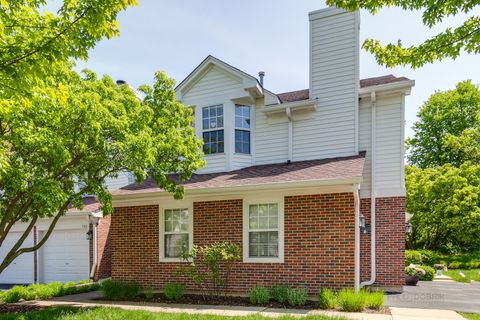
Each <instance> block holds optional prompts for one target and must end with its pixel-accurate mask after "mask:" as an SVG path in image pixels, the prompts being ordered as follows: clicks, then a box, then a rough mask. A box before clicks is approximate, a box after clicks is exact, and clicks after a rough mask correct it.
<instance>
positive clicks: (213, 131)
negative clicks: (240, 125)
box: [202, 104, 224, 154]
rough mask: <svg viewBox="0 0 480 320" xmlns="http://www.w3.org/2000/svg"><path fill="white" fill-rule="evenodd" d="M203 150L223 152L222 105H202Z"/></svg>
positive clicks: (205, 151)
mask: <svg viewBox="0 0 480 320" xmlns="http://www.w3.org/2000/svg"><path fill="white" fill-rule="evenodd" d="M202 126H203V152H204V153H205V154H215V153H223V152H224V131H223V129H224V128H223V105H221V104H219V105H215V106H209V107H203V109H202Z"/></svg>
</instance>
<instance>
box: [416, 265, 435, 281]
mask: <svg viewBox="0 0 480 320" xmlns="http://www.w3.org/2000/svg"><path fill="white" fill-rule="evenodd" d="M418 268H420V269H422V270H423V271H425V274H423V275H421V276H420V277H419V279H420V280H422V281H432V280H433V278H434V277H435V269H433V268H432V267H429V266H420V267H418Z"/></svg>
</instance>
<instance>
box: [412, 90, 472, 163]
mask: <svg viewBox="0 0 480 320" xmlns="http://www.w3.org/2000/svg"><path fill="white" fill-rule="evenodd" d="M418 118H419V120H418V121H417V122H415V124H414V126H413V129H414V130H415V133H414V136H413V138H411V139H408V140H407V147H408V151H409V152H408V156H407V157H408V162H409V163H410V164H411V165H415V166H418V167H420V168H429V167H435V166H441V165H444V164H451V165H453V166H456V167H459V166H460V165H461V164H462V163H464V162H465V161H468V160H475V159H477V160H478V159H479V157H478V154H479V153H480V143H479V141H480V139H479V137H480V132H479V127H480V89H479V88H477V87H476V86H475V85H473V84H472V83H471V82H470V81H463V82H460V83H458V84H457V86H456V88H455V89H453V90H447V91H438V92H436V93H434V94H433V95H431V96H430V98H429V99H428V100H427V101H426V102H425V103H424V104H423V106H422V107H421V109H420V112H419V113H418ZM475 137H476V139H477V140H476V141H477V143H476V144H475V143H474V140H475ZM468 141H470V142H468ZM467 149H468V150H467ZM475 153H476V154H477V156H476V157H477V158H475V156H474V154H475Z"/></svg>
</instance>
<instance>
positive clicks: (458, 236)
mask: <svg viewBox="0 0 480 320" xmlns="http://www.w3.org/2000/svg"><path fill="white" fill-rule="evenodd" d="M406 181H407V211H408V212H412V213H414V214H413V217H412V219H411V223H412V226H413V232H412V234H410V235H409V236H408V243H409V246H410V247H411V248H417V247H421V248H426V249H431V250H440V251H449V250H452V249H455V250H464V251H468V250H478V248H479V247H480V237H479V236H478V235H479V232H480V165H478V164H472V163H471V162H466V163H464V164H462V165H461V166H460V167H458V168H457V167H454V166H452V165H449V164H446V165H443V166H439V167H435V168H427V169H420V168H417V167H407V168H406Z"/></svg>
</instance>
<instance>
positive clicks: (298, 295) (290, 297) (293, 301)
mask: <svg viewBox="0 0 480 320" xmlns="http://www.w3.org/2000/svg"><path fill="white" fill-rule="evenodd" d="M307 299H308V290H307V288H289V289H288V291H287V301H288V304H289V305H291V306H303V305H305V303H307Z"/></svg>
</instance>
